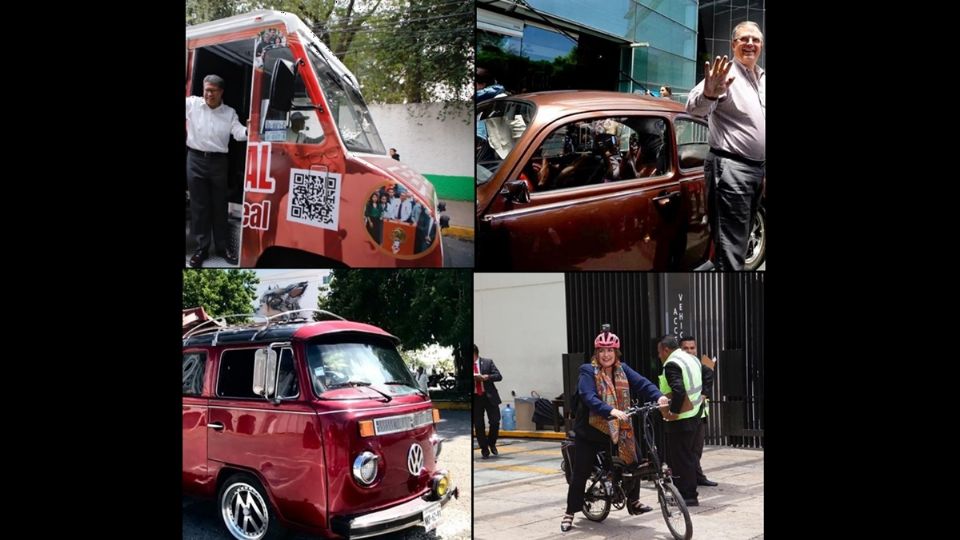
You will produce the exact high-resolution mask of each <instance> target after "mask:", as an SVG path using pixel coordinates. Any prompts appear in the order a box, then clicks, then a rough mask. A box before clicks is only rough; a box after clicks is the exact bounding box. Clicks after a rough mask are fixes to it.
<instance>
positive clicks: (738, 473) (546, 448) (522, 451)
mask: <svg viewBox="0 0 960 540" xmlns="http://www.w3.org/2000/svg"><path fill="white" fill-rule="evenodd" d="M497 448H498V449H499V450H500V456H499V457H497V458H492V459H480V451H479V449H476V450H474V470H475V473H476V495H477V499H476V505H475V506H474V529H473V532H474V538H475V539H476V540H500V539H520V540H547V539H552V538H558V537H560V536H561V533H560V518H561V517H562V516H563V511H564V508H565V506H566V496H567V483H566V480H565V479H564V476H563V473H562V472H560V461H561V456H560V442H559V441H542V440H529V439H526V440H524V439H502V440H501V441H499V442H498V444H497ZM701 464H702V465H703V471H704V473H705V474H706V475H707V477H708V478H710V479H712V480H715V481H716V482H718V483H719V484H720V485H719V486H717V487H700V488H699V490H698V491H699V499H700V506H697V507H692V508H691V509H690V514H691V516H690V517H691V520H692V521H693V538H694V539H698V540H699V539H705V540H761V539H762V538H763V499H764V497H763V451H762V450H756V449H743V448H730V447H723V446H709V445H708V446H706V447H705V448H704V452H703V460H702V461H701ZM640 500H641V501H643V502H645V503H646V504H649V505H650V506H653V507H654V509H655V511H654V512H649V513H647V514H643V515H641V516H631V515H629V514H627V512H626V510H613V511H611V512H610V516H609V517H608V518H607V519H606V520H604V521H603V522H602V523H594V522H592V521H589V520H587V519H585V518H584V517H583V514H579V513H578V514H577V517H576V519H575V520H574V528H573V529H572V530H571V531H569V532H567V533H566V534H564V535H563V538H575V539H577V540H593V539H597V540H600V539H623V540H627V539H633V540H672V538H673V537H672V535H670V533H669V532H668V530H667V527H666V524H665V523H664V519H663V516H662V515H661V513H660V508H659V505H658V504H657V502H656V501H657V495H656V491H655V489H654V487H653V484H652V483H651V482H643V484H641V490H640Z"/></svg>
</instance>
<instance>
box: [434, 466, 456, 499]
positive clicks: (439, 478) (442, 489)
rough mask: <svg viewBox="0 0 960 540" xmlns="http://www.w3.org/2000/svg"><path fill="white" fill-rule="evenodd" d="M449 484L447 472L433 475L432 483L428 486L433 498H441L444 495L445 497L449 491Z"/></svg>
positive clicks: (449, 479)
mask: <svg viewBox="0 0 960 540" xmlns="http://www.w3.org/2000/svg"><path fill="white" fill-rule="evenodd" d="M451 482H452V480H451V478H450V473H448V472H447V471H443V472H440V473H438V474H437V475H435V476H434V477H433V481H432V482H431V484H432V485H431V486H430V488H431V490H432V491H433V494H434V496H435V497H438V498H442V497H443V496H444V495H446V494H447V491H449V490H450V484H451Z"/></svg>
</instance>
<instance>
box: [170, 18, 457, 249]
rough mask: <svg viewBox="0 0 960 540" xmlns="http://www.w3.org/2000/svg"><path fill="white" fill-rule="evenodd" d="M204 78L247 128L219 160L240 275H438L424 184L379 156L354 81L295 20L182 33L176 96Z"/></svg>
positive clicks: (438, 206)
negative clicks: (273, 270)
mask: <svg viewBox="0 0 960 540" xmlns="http://www.w3.org/2000/svg"><path fill="white" fill-rule="evenodd" d="M210 74H216V75H219V76H220V77H222V78H223V79H224V80H225V81H226V87H225V88H224V95H223V101H224V103H226V104H227V105H229V106H230V107H232V108H233V109H234V110H236V111H237V115H238V117H239V119H240V122H241V123H245V124H246V125H247V131H248V140H247V142H245V143H244V142H237V141H234V140H231V142H230V148H229V150H230V151H229V153H228V154H229V173H228V188H229V193H228V199H229V200H230V202H232V203H234V204H233V207H234V208H235V209H236V216H235V217H236V219H237V222H236V224H235V225H233V226H232V227H233V228H234V229H237V228H238V229H239V230H240V235H241V238H240V239H239V240H236V239H235V240H234V241H235V242H236V241H238V242H239V245H240V249H239V255H240V266H241V267H255V266H262V267H282V268H330V267H338V266H348V267H350V266H361V267H409V266H418V267H440V266H443V252H442V247H441V237H440V229H441V225H442V226H444V227H445V226H446V224H447V222H448V219H447V218H446V216H442V218H443V219H441V216H440V214H439V212H442V211H444V205H443V203H439V202H438V201H437V195H436V192H435V191H434V188H433V185H432V184H431V183H430V182H429V181H428V180H427V179H425V178H424V177H423V176H421V175H420V174H419V173H418V172H416V171H414V170H413V169H411V168H409V167H407V166H406V165H404V164H403V163H401V162H399V161H396V160H394V159H391V158H390V157H389V156H388V155H387V152H386V150H385V149H384V145H383V142H382V141H381V140H380V135H379V134H378V133H377V128H376V126H375V125H374V123H373V119H372V118H371V116H370V112H369V110H368V109H367V106H366V103H365V102H364V100H363V97H362V96H361V93H360V84H359V83H358V82H357V79H356V77H354V75H353V74H352V73H351V72H350V70H348V69H347V68H346V66H344V65H343V64H342V63H341V62H340V60H338V59H337V57H336V56H334V55H333V53H331V52H330V50H329V49H328V48H327V47H326V46H325V45H324V44H323V42H321V41H320V40H319V39H318V38H317V37H316V35H314V33H313V32H312V31H311V30H310V29H309V28H308V27H307V25H305V24H304V23H303V22H302V21H301V20H300V19H299V18H297V17H296V16H294V15H292V14H289V13H283V12H279V11H255V12H251V13H246V14H243V15H237V16H234V17H229V18H226V19H222V20H218V21H212V22H208V23H203V24H199V25H196V26H191V27H187V30H186V95H187V96H188V97H189V96H191V95H202V90H203V78H204V77H205V76H207V75H210ZM241 203H242V221H240V210H239V209H240V208H241ZM224 247H225V246H218V249H223V248H224Z"/></svg>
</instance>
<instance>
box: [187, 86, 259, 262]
mask: <svg viewBox="0 0 960 540" xmlns="http://www.w3.org/2000/svg"><path fill="white" fill-rule="evenodd" d="M224 84H225V83H224V80H223V78H222V77H219V76H217V75H213V74H210V75H207V76H206V77H204V78H203V97H200V96H188V97H187V116H186V119H187V150H188V152H187V189H188V190H189V191H190V229H191V233H192V234H193V237H194V239H195V241H196V244H197V250H196V251H195V252H194V254H193V257H191V258H190V266H191V267H192V268H200V267H201V266H203V261H204V260H205V259H206V258H207V256H208V254H209V253H208V252H209V250H210V229H211V227H212V228H213V243H214V244H216V246H217V250H218V251H219V252H220V255H222V256H223V258H224V259H225V260H226V261H227V262H228V263H229V264H232V265H236V264H237V262H238V260H237V254H236V252H235V251H234V249H233V246H232V244H231V242H230V238H229V237H228V235H229V233H230V229H229V227H228V223H229V221H228V219H227V218H228V204H227V202H228V201H227V172H228V171H227V168H228V167H229V165H230V162H229V154H228V152H229V151H230V148H229V144H230V136H231V135H232V136H233V138H234V139H236V140H238V141H246V140H247V128H246V127H245V126H244V125H243V124H241V123H240V120H239V119H238V118H237V112H236V111H234V110H233V108H232V107H230V106H229V105H227V104H225V103H224V102H223V88H224Z"/></svg>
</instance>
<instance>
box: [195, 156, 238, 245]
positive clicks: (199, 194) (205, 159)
mask: <svg viewBox="0 0 960 540" xmlns="http://www.w3.org/2000/svg"><path fill="white" fill-rule="evenodd" d="M228 166H229V162H228V161H227V155H226V154H223V155H213V156H203V155H201V154H198V153H196V152H192V151H187V189H189V190H190V234H192V235H193V238H194V240H195V241H196V243H197V249H199V250H202V251H203V252H204V253H207V252H209V251H210V228H211V225H212V227H213V241H214V242H215V243H216V244H217V249H218V250H219V251H221V252H222V251H224V250H226V249H227V248H228V247H230V239H229V228H228V226H227V167H228Z"/></svg>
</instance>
